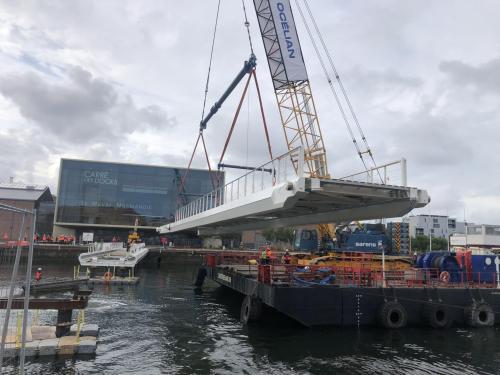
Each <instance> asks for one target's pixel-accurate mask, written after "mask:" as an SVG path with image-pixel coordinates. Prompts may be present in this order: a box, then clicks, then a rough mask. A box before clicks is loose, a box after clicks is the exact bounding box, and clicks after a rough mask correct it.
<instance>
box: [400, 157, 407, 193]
mask: <svg viewBox="0 0 500 375" xmlns="http://www.w3.org/2000/svg"><path fill="white" fill-rule="evenodd" d="M406 184H407V172H406V159H405V158H402V159H401V185H403V186H405V187H406Z"/></svg>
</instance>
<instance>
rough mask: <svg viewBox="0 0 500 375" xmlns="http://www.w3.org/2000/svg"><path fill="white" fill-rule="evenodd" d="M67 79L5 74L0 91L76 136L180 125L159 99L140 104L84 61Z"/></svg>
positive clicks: (27, 113)
mask: <svg viewBox="0 0 500 375" xmlns="http://www.w3.org/2000/svg"><path fill="white" fill-rule="evenodd" d="M67 78H68V79H67V81H66V82H64V83H50V82H48V81H47V80H44V79H43V78H42V77H41V76H39V75H37V74H34V73H25V74H19V75H4V76H2V77H0V93H1V94H2V95H3V96H5V97H6V98H9V99H11V100H12V101H13V102H14V103H15V104H16V105H17V106H18V107H19V111H20V113H21V114H22V115H23V116H24V117H25V118H26V119H28V120H31V121H32V122H33V123H35V124H36V125H38V126H39V127H40V128H42V129H43V130H44V131H46V132H48V133H50V134H53V135H57V136H59V137H62V138H63V139H64V140H65V141H70V142H76V141H77V142H80V143H82V142H83V143H85V142H91V141H93V140H95V139H99V138H104V139H107V138H109V139H118V138H120V139H121V138H122V137H123V136H124V135H125V133H127V132H131V131H134V130H138V131H140V130H141V129H144V128H163V129H164V128H167V127H171V126H173V125H175V123H176V121H175V118H171V117H169V116H168V115H167V113H166V112H165V111H164V110H163V109H162V108H161V107H159V106H157V105H148V106H146V107H142V108H138V107H137V106H136V105H135V103H134V100H133V99H132V97H130V96H129V95H122V96H121V95H120V94H119V92H117V90H116V89H115V87H114V86H113V85H111V84H110V83H108V82H106V81H104V80H102V79H99V78H94V77H93V76H92V75H91V74H90V73H89V72H88V71H86V70H84V69H82V68H80V67H71V68H69V69H68V71H67Z"/></svg>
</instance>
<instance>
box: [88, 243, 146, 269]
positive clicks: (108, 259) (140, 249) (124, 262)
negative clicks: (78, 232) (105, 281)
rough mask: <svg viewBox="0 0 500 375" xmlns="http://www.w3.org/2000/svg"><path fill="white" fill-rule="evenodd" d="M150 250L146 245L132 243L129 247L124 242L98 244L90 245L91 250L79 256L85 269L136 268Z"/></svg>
mask: <svg viewBox="0 0 500 375" xmlns="http://www.w3.org/2000/svg"><path fill="white" fill-rule="evenodd" d="M148 252H149V249H148V248H147V247H146V245H145V244H144V243H142V242H141V243H131V244H130V245H129V246H128V247H127V246H125V244H124V243H123V242H97V243H92V244H90V245H89V250H88V251H87V252H86V253H82V254H80V255H79V256H78V260H79V262H80V266H83V267H117V268H118V267H120V268H134V267H135V266H136V265H137V264H138V263H139V262H140V261H141V260H143V259H144V258H145V257H146V255H148Z"/></svg>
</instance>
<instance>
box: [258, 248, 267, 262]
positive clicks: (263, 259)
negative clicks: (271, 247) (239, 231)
mask: <svg viewBox="0 0 500 375" xmlns="http://www.w3.org/2000/svg"><path fill="white" fill-rule="evenodd" d="M260 264H267V250H266V249H262V251H261V252H260Z"/></svg>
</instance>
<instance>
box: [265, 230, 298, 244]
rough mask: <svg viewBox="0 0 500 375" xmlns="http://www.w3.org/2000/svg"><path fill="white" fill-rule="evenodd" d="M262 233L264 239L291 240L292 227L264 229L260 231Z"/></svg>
mask: <svg viewBox="0 0 500 375" xmlns="http://www.w3.org/2000/svg"><path fill="white" fill-rule="evenodd" d="M262 235H263V236H264V238H265V239H266V241H273V242H276V241H281V242H288V243H292V242H293V237H294V229H293V228H292V227H282V228H277V229H272V228H268V229H264V230H263V231H262Z"/></svg>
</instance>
